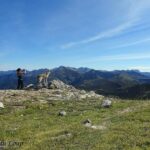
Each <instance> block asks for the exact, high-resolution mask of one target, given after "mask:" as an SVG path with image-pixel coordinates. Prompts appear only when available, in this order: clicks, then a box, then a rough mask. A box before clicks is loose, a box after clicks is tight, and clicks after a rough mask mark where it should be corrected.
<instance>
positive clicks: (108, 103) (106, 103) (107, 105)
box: [102, 99, 112, 108]
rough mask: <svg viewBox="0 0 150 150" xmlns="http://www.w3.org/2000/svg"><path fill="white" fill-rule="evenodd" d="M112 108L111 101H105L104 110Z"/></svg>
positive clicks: (103, 103)
mask: <svg viewBox="0 0 150 150" xmlns="http://www.w3.org/2000/svg"><path fill="white" fill-rule="evenodd" d="M111 106H112V101H111V100H109V99H106V100H104V101H103V102H102V107H103V108H109V107H111Z"/></svg>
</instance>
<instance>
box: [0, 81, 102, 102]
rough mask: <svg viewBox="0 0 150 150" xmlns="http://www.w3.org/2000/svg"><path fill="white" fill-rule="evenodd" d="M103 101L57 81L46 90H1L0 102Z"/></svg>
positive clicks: (91, 94) (99, 97)
mask: <svg viewBox="0 0 150 150" xmlns="http://www.w3.org/2000/svg"><path fill="white" fill-rule="evenodd" d="M88 98H89V99H103V96H102V95H98V94H96V93H95V92H94V91H91V92H86V91H84V90H78V89H76V88H74V87H73V86H70V85H66V84H64V83H63V82H61V81H59V80H54V81H52V82H51V84H50V85H49V87H48V88H40V89H34V88H30V87H29V88H26V90H1V91H0V102H3V103H5V104H7V103H9V104H11V103H14V104H16V105H17V104H18V105H19V103H22V102H25V101H27V100H30V101H32V102H41V103H47V102H49V101H51V100H84V99H85V100H86V99H88Z"/></svg>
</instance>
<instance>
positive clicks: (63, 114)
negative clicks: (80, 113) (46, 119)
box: [58, 111, 67, 116]
mask: <svg viewBox="0 0 150 150" xmlns="http://www.w3.org/2000/svg"><path fill="white" fill-rule="evenodd" d="M58 115H59V116H66V115H67V113H66V112H65V111H60V112H59V114H58Z"/></svg>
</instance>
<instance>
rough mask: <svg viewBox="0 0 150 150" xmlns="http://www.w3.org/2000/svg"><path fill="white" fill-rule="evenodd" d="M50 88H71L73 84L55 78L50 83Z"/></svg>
mask: <svg viewBox="0 0 150 150" xmlns="http://www.w3.org/2000/svg"><path fill="white" fill-rule="evenodd" d="M48 88H50V89H69V88H70V89H71V88H72V86H71V85H67V84H65V83H63V82H62V81H60V80H53V81H51V82H50V83H49V85H48Z"/></svg>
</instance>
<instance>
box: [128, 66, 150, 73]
mask: <svg viewBox="0 0 150 150" xmlns="http://www.w3.org/2000/svg"><path fill="white" fill-rule="evenodd" d="M129 69H134V70H140V71H144V72H150V67H148V66H133V67H129Z"/></svg>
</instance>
